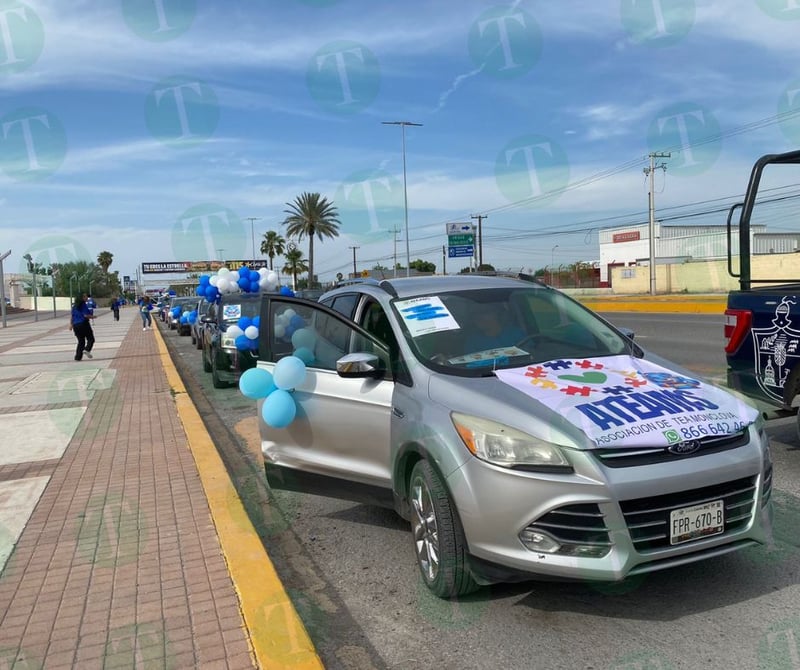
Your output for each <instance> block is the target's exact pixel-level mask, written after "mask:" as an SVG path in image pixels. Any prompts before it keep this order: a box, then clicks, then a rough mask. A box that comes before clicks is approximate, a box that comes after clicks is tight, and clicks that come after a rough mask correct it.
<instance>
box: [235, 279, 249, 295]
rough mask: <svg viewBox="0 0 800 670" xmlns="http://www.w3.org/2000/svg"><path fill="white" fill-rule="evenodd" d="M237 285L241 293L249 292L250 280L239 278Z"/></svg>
mask: <svg viewBox="0 0 800 670" xmlns="http://www.w3.org/2000/svg"><path fill="white" fill-rule="evenodd" d="M236 283H237V284H238V285H239V288H240V289H242V291H245V292H246V291H249V290H250V280H249V279H247V278H246V277H239V281H237V282H236Z"/></svg>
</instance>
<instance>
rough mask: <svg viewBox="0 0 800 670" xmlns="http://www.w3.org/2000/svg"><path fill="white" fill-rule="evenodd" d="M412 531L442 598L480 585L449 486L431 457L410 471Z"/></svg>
mask: <svg viewBox="0 0 800 670" xmlns="http://www.w3.org/2000/svg"><path fill="white" fill-rule="evenodd" d="M409 492H410V498H411V532H412V533H413V536H414V549H415V554H416V557H417V564H418V565H419V570H420V572H421V573H422V578H423V580H424V581H425V585H426V586H427V587H428V588H429V589H430V590H431V591H432V592H433V593H435V594H436V595H437V596H439V597H440V598H452V597H454V596H463V595H466V594H467V593H472V592H473V591H475V590H476V589H477V588H478V585H477V584H476V582H475V580H474V579H473V578H472V575H471V574H470V571H469V566H468V564H467V551H466V542H465V541H464V533H463V531H462V529H461V523H460V521H459V519H458V516H457V515H456V514H455V511H454V510H453V504H452V502H451V500H450V496H449V495H448V494H447V489H446V488H445V486H444V483H443V482H442V480H441V479H440V477H439V475H438V474H437V472H436V471H435V470H434V469H433V468H432V467H431V465H430V463H428V461H425V460H422V461H419V462H418V463H417V464H416V465H415V466H414V469H413V470H412V471H411V480H410V486H409Z"/></svg>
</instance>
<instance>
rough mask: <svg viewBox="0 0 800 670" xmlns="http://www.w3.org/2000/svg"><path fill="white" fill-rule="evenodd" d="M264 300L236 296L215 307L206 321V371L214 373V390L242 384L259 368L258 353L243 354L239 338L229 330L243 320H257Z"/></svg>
mask: <svg viewBox="0 0 800 670" xmlns="http://www.w3.org/2000/svg"><path fill="white" fill-rule="evenodd" d="M260 305H261V296H260V295H259V294H258V293H249V294H245V293H233V294H225V295H223V296H221V297H220V299H219V301H218V302H215V303H213V304H211V305H210V306H209V308H208V311H207V312H206V315H205V316H204V317H203V319H202V321H203V323H204V325H205V331H204V333H203V370H205V371H206V372H210V373H211V382H212V384H213V385H214V388H225V387H226V386H231V385H234V384H236V383H237V382H238V381H239V377H240V376H241V374H242V373H243V372H244V371H245V370H249V369H250V368H253V367H255V366H256V362H257V360H258V351H257V350H252V349H251V350H247V351H240V350H239V349H237V348H236V338H234V337H231V336H230V334H229V333H228V329H229V328H230V327H231V326H233V325H236V324H238V323H239V320H240V319H241V318H242V317H247V318H248V319H253V318H254V317H257V316H258V314H259V310H260Z"/></svg>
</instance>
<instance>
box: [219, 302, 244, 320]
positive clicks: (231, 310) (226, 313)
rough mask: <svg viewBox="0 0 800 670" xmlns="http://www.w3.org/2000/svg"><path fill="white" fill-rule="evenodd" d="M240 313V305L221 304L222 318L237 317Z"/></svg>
mask: <svg viewBox="0 0 800 670" xmlns="http://www.w3.org/2000/svg"><path fill="white" fill-rule="evenodd" d="M241 315H242V306H241V305H223V306H222V318H224V319H238V318H239V317H240V316H241Z"/></svg>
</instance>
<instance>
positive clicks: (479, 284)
mask: <svg viewBox="0 0 800 670" xmlns="http://www.w3.org/2000/svg"><path fill="white" fill-rule="evenodd" d="M523 281H524V282H530V283H534V284H536V285H539V286H541V287H545V284H543V283H542V282H540V281H539V280H537V279H534V278H533V277H531V276H530V275H524V274H519V275H510V276H509V275H481V274H465V275H431V276H425V277H398V278H394V279H383V280H381V281H377V280H375V279H361V280H359V279H353V280H347V281H345V282H342V283H341V284H339V285H337V287H336V288H334V289H331V290H330V291H328V292H326V293H325V294H324V295H323V296H322V297H321V298H320V300H324V299H325V298H327V297H328V296H330V295H339V294H341V293H347V292H349V291H353V290H355V291H356V292H359V293H370V294H372V295H377V294H380V293H387V294H389V295H391V296H392V297H394V298H408V297H411V296H415V295H420V294H421V293H426V292H431V293H436V292H442V291H445V292H446V291H458V290H463V289H464V288H475V289H481V288H498V287H502V286H508V287H512V286H519V285H520V283H521V282H523Z"/></svg>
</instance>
